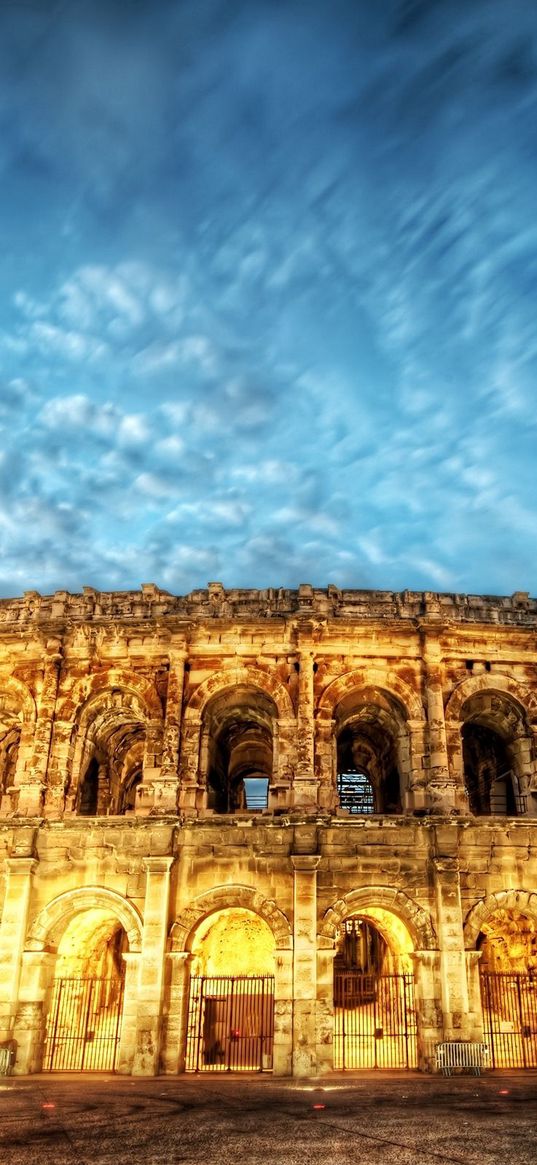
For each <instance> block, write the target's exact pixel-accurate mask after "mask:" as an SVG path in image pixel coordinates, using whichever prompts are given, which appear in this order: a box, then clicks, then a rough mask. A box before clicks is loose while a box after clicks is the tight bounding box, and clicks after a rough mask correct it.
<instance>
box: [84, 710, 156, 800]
mask: <svg viewBox="0 0 537 1165" xmlns="http://www.w3.org/2000/svg"><path fill="white" fill-rule="evenodd" d="M79 733H82V739H81V741H80V744H79V748H78V750H77V751H78V757H79V764H80V772H81V779H80V782H79V786H78V790H77V791H76V793H75V794H74V805H75V811H76V813H78V814H79V816H83V817H101V816H106V815H109V814H123V813H126V812H129V811H132V810H133V809H134V808H135V804H136V788H137V786H138V785H139V784H140V781H141V779H142V763H143V754H144V745H145V723H144V722H143V720H142V719H141V717H140V713H139V711H138V710H137V708H136V706H135V705H134V703H133V701H132V699H129V697H128V695H127V694H125V693H123V692H121V691H120V690H119V689H117V690H114V691H111V692H108V693H106V694H105V696H104V699H103V701H102V703H98V704H97V705H96V707H95V709H94V715H93V716H92V717H91V719H89V723H88V724H87V726H86V725H84V727H82V728H81V729H80V730H79Z"/></svg>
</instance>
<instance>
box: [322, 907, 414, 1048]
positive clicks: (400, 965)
mask: <svg viewBox="0 0 537 1165" xmlns="http://www.w3.org/2000/svg"><path fill="white" fill-rule="evenodd" d="M412 950H413V945H412V940H411V937H410V934H409V932H408V930H407V928H406V926H405V924H404V923H403V922H402V921H401V919H400V918H399V917H398V916H397V915H395V914H393V913H392V912H391V911H389V910H385V909H384V908H383V907H371V908H370V909H368V910H367V912H364V913H362V914H354V915H351V916H350V917H348V918H346V919H344V920H343V921H342V922H341V924H340V926H339V928H338V931H337V933H336V955H335V959H334V1068H340V1069H341V1068H342V1069H358V1068H392V1069H393V1068H415V1067H416V1065H417V1030H416V1011H415V1004H414V978H413V974H412V960H411V954H412Z"/></svg>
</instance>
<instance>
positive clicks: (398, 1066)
mask: <svg viewBox="0 0 537 1165" xmlns="http://www.w3.org/2000/svg"><path fill="white" fill-rule="evenodd" d="M473 828H474V831H475V837H474V838H472V839H470V838H469V837H468V827H465V828H464V829H461V825H460V823H455V822H447V821H446V822H444V823H441V822H439V821H437V822H435V824H434V825H432V824H431V823H430V822H427V821H420V822H413V823H412V826H411V830H410V832H411V833H412V838H410V839H409V843H408V845H407V847H406V853H405V852H404V851H400V852H399V854H398V855H397V858H396V860H397V864H398V866H399V867H401V866H402V865H403V866H404V865H405V864H406V865H407V866H408V873H410V868H411V866H412V865H413V875H414V876H413V879H412V881H413V882H414V884H416V883H417V880H418V872H419V869H418V865H419V863H420V862H421V874H422V877H423V878H425V879H430V882H429V884H427V882H424V890H422V892H421V893H420V892H419V890H418V892H416V890H414V891H413V892H411V890H410V885H409V883H410V880H411V879H410V877H409V876H408V874H407V878H406V886H407V889H405V890H402V889H400V888H398V887H397V885H396V884H394V881H392V884H390V882H389V881H388V878H389V877H390V874H392V871H393V869H394V864H395V863H394V857H393V849H392V850H391V851H390V855H388V853H387V855H386V869H385V872H384V877H385V878H386V881H385V882H380V879H377V880H376V881H375V882H373V881H370V883H369V884H366V885H364V884H363V883H362V885H356V884H355V885H353V884H352V883H353V881H355V882H356V881H358V880H359V879H358V878H357V877H356V874H354V873H353V872H352V865H353V864H356V858H357V855H358V853H359V852H360V853H362V864H364V862H365V864H367V863H366V861H365V858H366V855H367V851H368V850H369V851H370V852H374V850H373V847H374V846H375V845H379V844H382V841H381V837H382V831H384V833H386V822H384V823H383V824H381V822H380V821H377V822H372V821H370V822H369V824H368V826H367V827H365V826H364V825H363V824H361V825H356V823H354V822H350V823H349V822H345V823H344V824H342V823H341V822H337V823H332V825H331V826H330V825H329V824H326V823H325V824H324V826H320V825H319V822H318V821H316V822H315V823H312V822H309V821H308V820H307V819H302V821H297V822H295V823H290V822H289V823H285V824H282V823H278V825H276V824H275V823H274V822H272V823H270V824H269V823H267V822H265V823H264V824H263V825H261V824H258V825H257V826H255V834H254V835H253V837H252V829H254V827H253V826H251V825H247V824H246V822H245V820H244V819H243V820H237V821H235V822H234V824H233V826H231V824H230V823H229V822H227V823H226V825H225V826H224V827H222V824H221V823H220V825H219V826H218V829H217V826H216V823H210V824H208V823H204V824H202V823H200V822H198V823H196V824H195V825H193V826H191V827H190V829H189V828H188V827H183V829H182V830H180V829H179V828H178V827H177V826H176V825H171V824H167V825H166V824H164V823H159V824H158V825H157V823H154V824H153V825H152V826H151V835H152V841H153V848H154V849H155V848H157V849H159V850H160V851H161V852H160V853H158V854H155V853H154V852H153V853H152V854H140V853H138V857H137V858H136V857H135V858H133V857H132V854H133V853H134V854H136V851H137V848H138V845H139V843H140V842H147V837H146V831H147V827H146V828H145V829H144V828H141V827H140V826H138V827H133V826H131V828H130V839H129V840H130V842H131V843H136V844H134V845H132V844H131V845H130V846H129V847H128V848H129V853H130V855H131V857H130V859H129V862H128V863H127V864H128V866H129V869H130V873H129V874H128V875H127V877H126V878H125V877H124V878H123V893H122V892H120V887H119V884H118V883H119V879H118V877H117V862H114V865H115V876H114V877H112V876H111V857H112V855H113V854H114V853H115V852H116V850H117V843H118V841H119V838H118V830H120V829H125V826H124V823H121V824H120V823H119V822H117V821H116V822H113V821H111V820H109V821H108V822H107V823H106V826H105V825H104V823H100V824H99V827H98V828H97V827H95V828H93V829H92V830H90V831H86V832H85V833H84V834H83V833H82V831H81V828H80V824H79V823H77V825H76V826H73V825H71V826H70V827H69V830H68V833H69V837H68V838H67V837H66V836H65V827H64V826H60V825H58V824H57V825H55V826H54V827H51V830H50V831H49V835H48V836H46V838H45V836H44V835H43V833H42V834H41V837H40V849H41V854H40V855H39V859H38V858H30V857H24V856H17V857H12V858H10V859H8V869H9V878H8V882H7V888H6V900H5V904H4V914H3V933H4V936H6V934H8V935H9V940H10V941H9V949H7V944H6V946H5V947H4V956H3V963H2V967H3V972H4V976H5V978H4V981H5V982H6V984H8V985H9V986H10V988H11V998H10V1008H9V1015H7V1014H6V1018H5V1020H4V1023H5V1028H4V1033H3V1036H4V1042H6V1041H9V1042H10V1044H11V1046H12V1048H13V1053H14V1061H15V1063H14V1071H15V1072H16V1073H27V1072H35V1071H45V1072H103V1071H105V1072H109V1071H112V1072H114V1071H115V1072H120V1073H133V1074H140V1075H152V1074H158V1073H161V1072H164V1073H178V1072H187V1073H205V1074H206V1073H233V1072H250V1073H252V1072H253V1073H255V1072H259V1073H268V1072H272V1073H274V1074H275V1075H283V1076H285V1075H296V1076H315V1075H322V1074H323V1073H326V1072H331V1071H343V1072H344V1071H356V1070H378V1071H382V1070H422V1071H428V1070H433V1068H434V1049H435V1045H436V1043H438V1042H439V1041H441V1040H442V1039H446V1038H449V1039H452V1040H484V1042H485V1043H486V1044H487V1047H488V1049H489V1057H490V1066H491V1067H493V1068H500V1069H510V1068H537V894H534V893H532V892H529V891H524V890H517V889H509V890H505V889H503V890H495V891H491V892H489V893H485V894H482V895H481V896H480V897H476V896H475V893H473V894H472V898H471V899H470V898H469V895H468V887H467V886H465V882H466V881H467V879H466V877H465V874H464V868H463V862H464V858H463V849H464V847H463V842H464V843H465V844H466V845H467V844H468V843H471V844H473V845H474V846H475V845H477V846H479V847H481V848H483V845H484V842H485V841H486V842H487V851H488V852H490V841H491V838H490V836H489V837H488V838H486V837H485V836H484V835H483V827H482V826H481V827H479V828H477V827H473ZM491 828H492V827H491V825H490V824H489V826H488V831H489V834H490V830H491ZM231 831H232V832H231ZM248 831H249V836H247V837H245V836H244V835H245V834H248ZM27 832H28V830H27V827H26V834H27ZM497 833H498V831H497V830H496V831H495V835H496V839H497ZM183 834H186V836H183ZM379 835H380V836H379ZM179 839H180V840H179ZM513 839H514V840H515V841H516V840H517V837H516V828H514V829H513V830H512V835H511V844H512V842H513ZM384 840H385V839H384ZM60 841H61V842H62V843H66V842H68V848H69V852H70V854H71V855H74V854H75V853H76V852H77V847H78V851H79V853H82V852H83V854H84V862H85V867H86V869H88V870H89V869H90V868H91V865H93V870H92V873H93V878H92V880H91V882H90V881H89V878H88V884H87V885H84V886H76V887H72V888H71V889H67V890H66V889H62V890H61V891H60V892H59V893H57V894H54V893H52V894H51V895H50V896H48V895H49V893H50V891H49V890H48V887H50V886H51V887H52V888H54V883H55V881H56V879H57V877H58V868H57V863H58V856H59V851H58V844H59V842H60ZM351 841H353V842H354V845H352V846H351ZM520 841H521V842H524V838H523V837H521V838H520ZM44 842H45V844H44ZM246 842H247V843H248V846H247V847H246ZM22 843H23V836H22V834H20V835H19V847H20V848H21V847H22ZM357 843H359V844H357ZM340 846H342V847H343V849H344V851H345V852H348V851H349V850H351V849H352V850H353V852H354V855H355V859H354V863H353V862H352V861H351V860H350V859H349V858H346V859H345V861H343V862H342V859H341V851H340ZM164 848H166V849H169V851H170V852H168V853H163V852H162V850H163V849H164ZM440 848H443V849H444V850H445V851H448V850H451V853H445V855H444V856H441V857H439V856H437V854H438V850H439V849H440ZM289 849H291V850H292V851H293V852H291V853H289V852H288V851H289ZM47 850H49V852H46V851H47ZM312 850H315V852H311V851H312ZM174 851H175V852H174ZM305 851H309V852H305ZM455 851H456V852H458V853H459V857H458V858H457V857H455V856H454V853H455ZM217 852H218V854H219V859H220V870H219V872H220V875H222V873H223V870H224V862H223V855H224V854H226V855H227V857H228V859H229V860H228V862H227V863H226V874H227V876H226V880H225V882H224V881H223V879H222V877H221V880H220V881H219V882H218V883H217V884H215V880H214V873H215V872H216V871H214V868H213V866H214V860H215V854H216V853H217ZM252 857H253V858H254V860H252ZM461 859H462V860H461ZM55 863H56V865H55ZM416 863H418V865H417V864H416ZM237 866H239V877H238V878H237ZM254 866H255V867H257V872H256V869H254ZM343 866H346V867H347V869H346V870H345V872H344V873H343V871H342V867H343ZM334 867H335V868H337V869H338V890H339V893H338V894H337V897H334V892H333V886H334ZM431 871H432V872H431ZM489 876H490V875H489ZM193 877H195V879H196V883H197V886H196V889H197V893H195V894H194V895H190V894H189V895H188V897H185V899H184V904H183V906H182V908H179V909H177V908H176V906H175V903H176V902H177V901H180V896H181V886H182V884H184V883H183V880H184V879H187V878H188V882H189V884H190V885H191V884H192V879H193ZM392 877H393V874H392ZM21 879H22V882H21ZM486 880H487V879H486V874H485V873H484V874H483V876H482V883H483V885H485V884H486ZM23 883H24V885H23ZM114 883H115V885H114ZM342 883H344V884H346V885H345V892H344V893H343V894H342V893H341V885H342ZM126 886H128V888H129V889H130V891H131V893H130V894H125V892H124V889H125V887H126ZM45 896H46V897H47V901H43V898H44V897H45ZM35 898H37V899H41V901H42V904H41V905H40V906H39V907H38V908H37V909H36V907H35V905H34V906H33V905H32V902H33V900H34V899H35ZM424 899H428V905H426V904H425V901H424ZM6 970H7V971H9V973H10V978H9V983H8V978H7V976H6V975H5V972H6ZM4 1011H6V1009H5V1008H4ZM8 1020H9V1028H8V1022H7V1021H8Z"/></svg>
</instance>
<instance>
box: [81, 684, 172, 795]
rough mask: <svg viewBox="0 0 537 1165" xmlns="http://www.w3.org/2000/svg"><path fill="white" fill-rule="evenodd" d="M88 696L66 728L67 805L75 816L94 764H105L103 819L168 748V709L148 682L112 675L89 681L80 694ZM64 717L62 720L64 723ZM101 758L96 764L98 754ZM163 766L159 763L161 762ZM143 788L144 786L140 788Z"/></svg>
mask: <svg viewBox="0 0 537 1165" xmlns="http://www.w3.org/2000/svg"><path fill="white" fill-rule="evenodd" d="M77 691H78V694H79V695H80V696H82V695H85V698H84V699H83V700H82V702H81V703H79V704H78V706H76V707H75V713H74V717H73V720H72V722H71V723H68V724H67V725H66V731H67V733H68V745H67V749H66V757H65V770H66V776H67V784H66V795H67V801H66V805H67V808H68V810H69V811H74V809H75V805H79V800H80V799H82V797H83V783H84V780H85V777H86V776H87V774H88V770H89V766H90V763H95V764H102V765H103V770H102V771H103V773H104V779H102V780H101V776H100V775H99V776H98V777H96V778H95V786H96V788H97V790H98V791H97V794H96V796H97V800H98V805H97V808H96V810H94V811H92V814H91V815H93V812H95V811H96V812H97V815H98V814H101V813H105V812H110V811H112V812H113V813H117V812H118V810H119V809H120V808H121V803H122V801H123V800H124V797H123V793H124V789H125V787H126V784H128V782H129V780H131V779H132V775H133V773H134V771H135V769H136V771H138V770H141V769H142V768H143V766H144V765H145V764H146V763H147V760H146V757H147V755H148V754H150V756H151V758H152V759H150V761H149V764H150V765H154V764H155V759H154V758H155V757H157V756H158V757H159V756H160V750H161V747H162V730H163V719H162V708H161V704H160V700H159V698H158V694H157V692H156V689H155V688H154V687H153V685H152V684H151V683H150V681H149V680H147V679H146V678H145V677H144V676H136V675H135V674H134V673H131V672H127V671H124V670H119V669H111V670H110V671H108V672H103V673H102V674H99V675H97V676H92V677H85V678H84V679H83V680H81V681H80V682H79V684H77V685H76V688H75V694H76V692H77ZM60 718H61V717H59V719H60ZM97 748H98V749H99V750H100V752H101V755H100V757H98V758H97V759H96V760H95V762H93V758H94V756H96V749H97ZM157 763H158V761H157ZM138 783H139V782H138Z"/></svg>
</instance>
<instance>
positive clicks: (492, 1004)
mask: <svg viewBox="0 0 537 1165" xmlns="http://www.w3.org/2000/svg"><path fill="white" fill-rule="evenodd" d="M481 1001H482V1006H483V1028H484V1033H485V1041H486V1043H487V1044H488V1045H489V1049H490V1057H491V1064H492V1067H493V1068H537V976H535V975H534V974H532V973H531V972H528V973H527V974H519V973H518V972H492V971H482V972H481Z"/></svg>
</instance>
